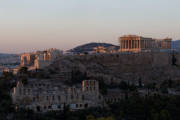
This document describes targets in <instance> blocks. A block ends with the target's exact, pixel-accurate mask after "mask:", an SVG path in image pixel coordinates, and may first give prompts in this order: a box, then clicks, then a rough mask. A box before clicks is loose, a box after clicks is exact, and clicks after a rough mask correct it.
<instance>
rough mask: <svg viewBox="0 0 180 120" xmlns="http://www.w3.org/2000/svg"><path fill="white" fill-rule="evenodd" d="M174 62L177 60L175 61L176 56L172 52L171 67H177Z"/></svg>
mask: <svg viewBox="0 0 180 120" xmlns="http://www.w3.org/2000/svg"><path fill="white" fill-rule="evenodd" d="M176 62H177V59H176V56H175V54H174V51H173V54H172V65H173V66H176V65H177V64H176Z"/></svg>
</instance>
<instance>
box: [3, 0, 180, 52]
mask: <svg viewBox="0 0 180 120" xmlns="http://www.w3.org/2000/svg"><path fill="white" fill-rule="evenodd" d="M125 34H135V35H140V36H145V37H153V38H165V37H171V38H173V40H178V39H180V0H0V53H22V52H30V51H36V50H43V49H47V48H58V49H62V50H68V49H71V48H73V47H75V46H77V45H81V44H84V43H89V42H106V43H112V44H115V45H118V44H119V43H118V38H119V37H120V36H122V35H125Z"/></svg>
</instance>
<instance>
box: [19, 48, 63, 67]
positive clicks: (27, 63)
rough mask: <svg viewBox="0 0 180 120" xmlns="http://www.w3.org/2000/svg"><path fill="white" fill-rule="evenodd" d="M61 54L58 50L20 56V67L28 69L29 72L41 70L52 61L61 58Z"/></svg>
mask: <svg viewBox="0 0 180 120" xmlns="http://www.w3.org/2000/svg"><path fill="white" fill-rule="evenodd" d="M62 54H63V52H62V51H61V50H58V49H53V48H52V49H48V50H45V51H37V52H33V53H23V54H21V62H20V67H28V69H29V70H33V69H42V68H44V67H46V66H48V65H50V64H51V63H52V62H53V61H54V60H56V59H57V58H58V57H59V56H61V55H62Z"/></svg>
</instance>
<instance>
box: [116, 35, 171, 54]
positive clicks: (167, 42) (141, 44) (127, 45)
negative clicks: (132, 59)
mask: <svg viewBox="0 0 180 120" xmlns="http://www.w3.org/2000/svg"><path fill="white" fill-rule="evenodd" d="M171 40H172V39H171V38H165V39H154V38H146V37H141V36H136V35H124V36H122V37H120V41H119V42H120V50H119V51H120V52H141V51H153V50H161V49H171Z"/></svg>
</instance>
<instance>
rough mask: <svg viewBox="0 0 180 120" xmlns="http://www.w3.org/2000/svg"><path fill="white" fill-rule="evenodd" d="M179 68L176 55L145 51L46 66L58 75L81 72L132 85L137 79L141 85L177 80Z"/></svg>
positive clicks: (70, 59) (78, 58)
mask: <svg viewBox="0 0 180 120" xmlns="http://www.w3.org/2000/svg"><path fill="white" fill-rule="evenodd" d="M173 56H174V58H175V59H176V65H172V60H173V58H172V57H173ZM179 65H180V54H179V53H176V54H174V55H173V54H172V53H165V52H164V53H163V52H155V53H151V52H150V53H148V52H147V53H131V54H128V53H126V54H97V55H84V56H65V57H61V58H59V60H57V61H56V62H54V63H53V64H52V65H51V66H49V67H50V68H51V69H54V70H56V71H57V72H58V73H59V74H62V73H64V72H67V73H68V72H71V71H72V70H80V71H81V72H82V73H85V72H86V73H87V76H89V77H94V78H96V79H99V78H103V80H104V81H105V82H106V83H108V84H110V83H112V82H113V83H119V82H120V81H122V80H123V81H129V82H134V83H136V82H137V81H138V80H139V79H141V80H142V81H144V82H158V81H163V80H167V79H171V80H177V79H179V78H180V72H179V70H180V68H179ZM67 76H69V74H67ZM59 80H60V79H59ZM61 80H62V79H61Z"/></svg>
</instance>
